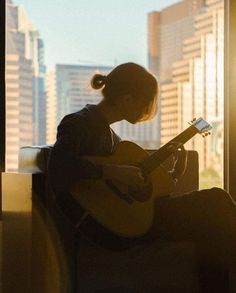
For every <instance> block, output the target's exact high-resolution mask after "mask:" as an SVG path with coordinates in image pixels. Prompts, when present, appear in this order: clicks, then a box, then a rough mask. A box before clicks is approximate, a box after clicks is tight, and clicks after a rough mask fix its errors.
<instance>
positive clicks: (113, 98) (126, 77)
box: [91, 63, 158, 123]
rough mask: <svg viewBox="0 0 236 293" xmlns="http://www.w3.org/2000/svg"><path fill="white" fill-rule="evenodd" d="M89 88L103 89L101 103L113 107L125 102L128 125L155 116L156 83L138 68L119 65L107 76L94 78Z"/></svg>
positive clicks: (144, 71) (146, 72) (99, 75)
mask: <svg viewBox="0 0 236 293" xmlns="http://www.w3.org/2000/svg"><path fill="white" fill-rule="evenodd" d="M91 85H92V87H93V88H94V89H102V94H103V97H104V100H105V101H107V102H109V103H111V104H113V105H115V106H118V105H120V103H122V102H123V103H124V101H125V103H126V105H124V108H122V110H123V113H124V119H126V120H128V121H130V122H131V123H135V122H137V121H143V120H148V119H150V118H152V117H153V116H154V115H155V113H156V108H157V95H158V83H157V80H156V78H155V77H154V76H153V75H152V74H151V73H149V72H148V71H147V70H146V69H145V68H143V67H142V66H140V65H138V64H135V63H124V64H121V65H119V66H117V67H115V68H114V69H113V70H112V71H111V72H110V73H109V74H108V75H107V76H104V75H101V74H95V75H94V77H93V78H92V80H91ZM125 106H126V107H125ZM127 106H128V107H127ZM136 112H137V113H136ZM135 120H136V121H135Z"/></svg>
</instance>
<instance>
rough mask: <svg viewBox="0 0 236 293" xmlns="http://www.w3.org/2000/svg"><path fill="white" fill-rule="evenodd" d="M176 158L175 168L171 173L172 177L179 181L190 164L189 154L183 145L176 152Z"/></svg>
mask: <svg viewBox="0 0 236 293" xmlns="http://www.w3.org/2000/svg"><path fill="white" fill-rule="evenodd" d="M173 156H174V166H173V169H172V170H171V171H170V173H171V176H172V177H173V178H174V179H177V180H178V179H179V178H181V177H182V176H183V175H184V173H185V171H186V167H187V162H188V153H187V151H186V150H185V148H184V146H183V145H181V146H180V147H179V148H178V150H176V151H175V152H174V154H173Z"/></svg>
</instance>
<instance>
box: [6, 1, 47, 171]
mask: <svg viewBox="0 0 236 293" xmlns="http://www.w3.org/2000/svg"><path fill="white" fill-rule="evenodd" d="M6 8H7V9H6V14H7V22H6V31H7V33H6V38H7V40H6V45H7V46H6V108H7V109H6V110H7V111H6V115H7V117H6V118H7V129H6V142H7V145H6V168H7V170H16V169H17V166H18V152H19V148H20V147H21V146H24V145H28V144H42V143H45V142H46V139H45V129H46V125H45V121H46V119H45V112H46V111H45V108H46V107H45V85H44V83H45V65H44V45H43V40H42V39H41V38H40V35H39V32H38V31H37V30H36V29H35V28H34V26H33V24H32V23H31V22H30V20H29V19H28V18H27V16H26V14H25V12H24V9H23V7H21V6H19V7H18V6H17V5H15V4H14V3H13V1H11V0H7V5H6Z"/></svg>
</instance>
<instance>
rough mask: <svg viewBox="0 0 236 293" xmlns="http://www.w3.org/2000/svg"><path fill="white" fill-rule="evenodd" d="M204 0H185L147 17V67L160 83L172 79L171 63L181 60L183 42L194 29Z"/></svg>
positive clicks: (153, 12)
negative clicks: (195, 18) (196, 17)
mask: <svg viewBox="0 0 236 293" xmlns="http://www.w3.org/2000/svg"><path fill="white" fill-rule="evenodd" d="M204 7H205V0H183V1H180V2H177V3H175V4H173V5H171V6H168V7H166V8H164V9H163V10H162V11H152V12H150V13H149V14H148V64H149V69H150V70H151V72H153V73H154V74H155V75H156V76H157V77H158V80H159V81H161V82H162V81H166V80H168V79H171V76H172V64H173V62H174V61H176V60H179V59H180V58H182V54H183V52H182V49H183V41H184V40H185V39H186V38H187V37H189V36H191V35H192V34H193V32H194V30H195V28H194V16H195V15H197V14H198V13H199V11H200V9H204Z"/></svg>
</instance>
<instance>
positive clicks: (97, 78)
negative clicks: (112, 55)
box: [91, 74, 106, 90]
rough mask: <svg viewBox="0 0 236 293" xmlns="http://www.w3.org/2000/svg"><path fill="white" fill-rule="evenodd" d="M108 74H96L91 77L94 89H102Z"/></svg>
mask: <svg viewBox="0 0 236 293" xmlns="http://www.w3.org/2000/svg"><path fill="white" fill-rule="evenodd" d="M105 80H106V76H105V75H102V74H95V75H94V76H93V77H92V79H91V86H92V88H93V89H95V90H98V89H101V88H102V87H103V86H104V85H105Z"/></svg>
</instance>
